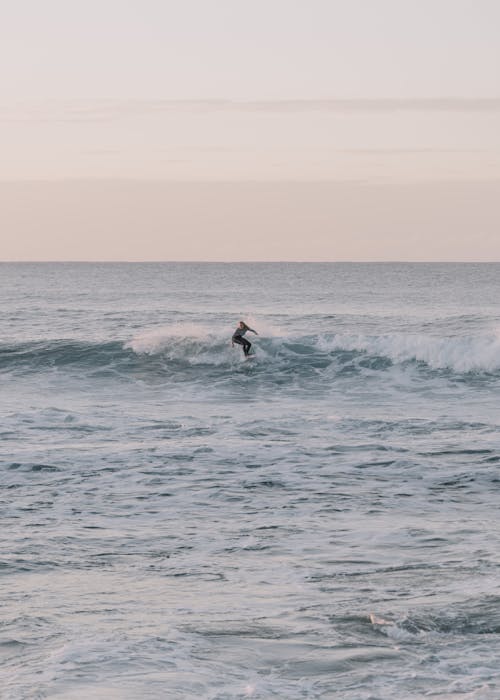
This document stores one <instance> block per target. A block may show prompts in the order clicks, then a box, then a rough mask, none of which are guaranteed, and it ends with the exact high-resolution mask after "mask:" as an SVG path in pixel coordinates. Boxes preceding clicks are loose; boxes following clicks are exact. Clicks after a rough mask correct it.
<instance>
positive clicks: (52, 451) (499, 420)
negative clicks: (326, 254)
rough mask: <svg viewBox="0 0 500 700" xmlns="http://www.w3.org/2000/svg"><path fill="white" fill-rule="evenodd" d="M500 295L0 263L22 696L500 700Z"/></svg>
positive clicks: (5, 574)
mask: <svg viewBox="0 0 500 700" xmlns="http://www.w3.org/2000/svg"><path fill="white" fill-rule="evenodd" d="M499 299H500V265H495V264H491V265H487V264H478V265H475V264H470V265H458V264H446V265H444V264H443V265H442V264H435V265H427V264H420V265H411V264H363V265H358V264H201V263H200V264H175V263H168V264H167V263H165V264H1V265H0V302H1V303H0V327H1V340H0V387H1V389H0V392H1V393H0V398H1V401H0V417H1V422H0V438H1V442H0V465H1V472H0V474H1V480H0V487H1V490H0V505H1V510H0V513H1V519H2V538H1V545H0V546H1V551H0V594H1V595H0V686H1V688H2V691H1V697H2V700H3V699H4V698H5V700H24V699H25V698H67V699H68V700H74V699H76V698H78V699H79V698H93V699H94V698H95V699H100V698H103V699H104V698H111V699H114V698H119V699H122V698H123V699H126V700H128V699H134V700H135V699H136V698H154V699H158V700H160V699H163V698H172V699H177V698H178V699H179V700H180V699H181V698H182V699H183V698H213V699H218V700H225V699H230V698H260V699H267V698H289V699H295V698H325V699H326V698H335V700H337V699H338V700H404V699H405V698H427V697H431V698H434V699H436V698H439V699H442V698H458V699H459V698H464V699H465V698H466V699H472V698H474V699H476V698H477V699H488V700H490V699H491V700H498V698H499V697H500V670H499V669H500V663H499V659H500V527H499V513H500V511H499V501H500V307H499ZM240 318H244V319H245V320H246V321H247V322H248V323H249V324H250V325H251V326H252V327H253V328H256V329H257V330H258V331H259V336H255V337H254V336H252V335H250V336H249V339H250V340H251V342H252V343H253V344H254V348H255V351H256V357H255V359H254V360H253V361H252V362H243V361H242V356H241V350H240V349H239V348H235V349H232V348H231V344H230V336H231V333H232V330H233V329H234V327H235V326H236V323H237V321H238V320H239V319H240Z"/></svg>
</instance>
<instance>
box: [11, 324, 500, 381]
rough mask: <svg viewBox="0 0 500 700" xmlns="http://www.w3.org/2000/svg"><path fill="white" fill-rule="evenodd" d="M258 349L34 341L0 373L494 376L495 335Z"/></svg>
mask: <svg viewBox="0 0 500 700" xmlns="http://www.w3.org/2000/svg"><path fill="white" fill-rule="evenodd" d="M250 340H251V342H252V343H253V344H254V348H255V349H256V358H255V361H254V362H252V363H243V359H244V357H243V353H242V352H241V349H240V348H239V347H235V348H231V342H230V339H228V336H227V332H226V331H225V330H222V329H220V330H214V329H213V328H206V327H203V326H200V325H192V326H188V325H186V324H178V325H176V326H172V327H168V328H160V329H154V330H149V331H145V332H141V333H139V334H138V335H136V336H135V337H133V338H132V339H131V340H129V341H127V342H125V343H123V342H121V341H116V340H115V341H109V342H92V341H75V340H64V339H61V340H51V341H43V342H42V341H32V342H26V343H19V344H3V345H0V371H15V370H17V371H20V372H32V371H33V372H36V371H42V370H48V369H61V370H63V369H68V370H69V369H71V368H75V369H77V370H78V369H82V368H85V369H86V370H87V371H92V372H98V371H100V372H119V373H120V372H121V373H127V372H128V371H133V370H137V369H139V368H142V369H144V368H145V367H149V368H150V369H151V370H154V371H161V372H167V373H168V372H172V373H175V372H178V371H179V370H183V371H187V370H190V369H191V370H196V369H199V368H200V367H203V368H205V369H207V370H209V371H213V372H218V371H220V370H221V369H224V371H226V370H227V369H228V368H229V369H235V368H242V367H250V366H251V367H252V371H255V370H257V371H259V372H266V371H267V370H270V371H272V372H273V373H275V372H276V371H283V372H290V371H292V372H293V371H297V372H303V373H304V372H305V373H307V372H308V371H310V372H316V373H317V372H320V373H321V370H325V369H327V368H329V369H331V370H333V371H334V372H335V373H345V372H363V371H367V370H372V371H383V370H386V369H387V368H389V367H391V366H394V365H403V366H407V365H410V366H414V367H416V368H417V369H420V370H422V371H441V372H442V371H448V372H450V371H451V372H453V373H457V374H496V373H498V372H500V333H499V332H498V331H491V332H490V333H484V334H480V335H474V336H455V337H435V336H430V335H424V334H404V333H393V334H386V335H366V334H356V335H354V334H336V333H330V334H329V333H323V334H317V335H301V336H292V335H274V336H271V335H266V336H256V337H255V340H254V338H253V337H252V336H250Z"/></svg>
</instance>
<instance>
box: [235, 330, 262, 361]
mask: <svg viewBox="0 0 500 700" xmlns="http://www.w3.org/2000/svg"><path fill="white" fill-rule="evenodd" d="M247 331H250V333H255V335H259V334H258V333H257V331H254V329H253V328H250V326H247V324H246V323H245V322H244V321H240V322H239V323H238V328H237V329H236V330H235V331H234V333H233V337H232V338H231V346H232V347H233V348H234V344H235V343H236V344H237V345H243V352H244V353H245V357H248V355H249V354H250V348H251V347H252V343H251V342H250V341H249V340H247V339H246V338H244V337H243V336H244V335H245V333H246V332H247Z"/></svg>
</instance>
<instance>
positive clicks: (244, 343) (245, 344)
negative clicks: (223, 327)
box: [233, 335, 252, 357]
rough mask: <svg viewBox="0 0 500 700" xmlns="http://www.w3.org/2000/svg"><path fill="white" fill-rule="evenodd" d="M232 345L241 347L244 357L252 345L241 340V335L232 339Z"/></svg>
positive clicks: (244, 339)
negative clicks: (235, 344)
mask: <svg viewBox="0 0 500 700" xmlns="http://www.w3.org/2000/svg"><path fill="white" fill-rule="evenodd" d="M233 343H237V344H238V345H243V352H244V354H245V357H246V356H247V355H248V352H249V350H250V348H251V347H252V343H250V342H249V341H248V340H247V339H246V338H243V337H242V336H241V335H235V336H234V338H233Z"/></svg>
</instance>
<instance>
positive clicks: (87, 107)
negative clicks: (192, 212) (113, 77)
mask: <svg viewBox="0 0 500 700" xmlns="http://www.w3.org/2000/svg"><path fill="white" fill-rule="evenodd" d="M217 112H225V113H227V112H234V113H247V114H248V113H267V114H301V113H312V112H324V113H331V114H359V115H363V114H367V115H369V114H374V113H380V114H384V113H392V112H482V113H494V112H500V98H496V97H484V98H468V97H447V98H439V99H438V98H412V99H399V98H398V99H396V98H380V99H361V98H360V99H280V100H227V99H191V100H169V99H126V100H125V99H120V100H116V99H99V100H66V101H65V100H52V101H44V102H37V103H35V102H22V103H21V102H18V103H15V104H8V105H6V104H3V105H0V120H1V121H3V122H20V121H51V122H52V121H61V122H82V121H83V122H87V121H109V120H114V119H119V118H125V117H136V116H140V117H145V116H152V115H155V114H168V113H191V114H207V113H217Z"/></svg>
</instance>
